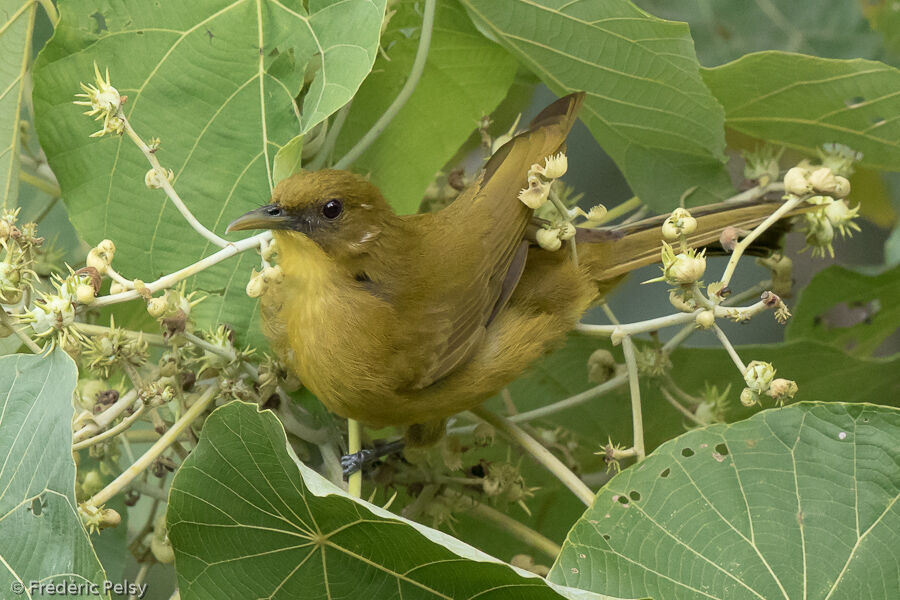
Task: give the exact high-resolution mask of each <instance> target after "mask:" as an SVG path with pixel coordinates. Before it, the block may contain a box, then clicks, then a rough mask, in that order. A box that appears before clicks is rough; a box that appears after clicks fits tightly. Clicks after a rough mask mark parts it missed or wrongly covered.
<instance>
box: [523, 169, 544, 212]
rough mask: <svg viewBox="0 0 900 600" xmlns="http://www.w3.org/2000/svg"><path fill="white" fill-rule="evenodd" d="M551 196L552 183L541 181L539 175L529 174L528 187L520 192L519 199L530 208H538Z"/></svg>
mask: <svg viewBox="0 0 900 600" xmlns="http://www.w3.org/2000/svg"><path fill="white" fill-rule="evenodd" d="M549 196H550V184H549V183H545V182H543V181H541V178H540V177H538V176H537V175H533V174H529V175H528V187H526V188H525V189H523V190H522V191H520V192H519V200H521V201H522V203H523V204H524V205H525V206H527V207H528V208H532V209H538V208H540V207H541V206H543V205H544V203H545V202H547V198H548V197H549Z"/></svg>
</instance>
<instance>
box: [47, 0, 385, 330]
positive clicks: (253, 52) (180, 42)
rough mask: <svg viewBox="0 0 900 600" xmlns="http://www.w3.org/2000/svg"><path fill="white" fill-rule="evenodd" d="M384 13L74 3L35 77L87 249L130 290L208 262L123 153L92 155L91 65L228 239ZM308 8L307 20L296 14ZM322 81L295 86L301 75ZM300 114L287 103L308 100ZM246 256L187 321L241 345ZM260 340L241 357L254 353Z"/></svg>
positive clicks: (246, 315)
mask: <svg viewBox="0 0 900 600" xmlns="http://www.w3.org/2000/svg"><path fill="white" fill-rule="evenodd" d="M384 4H385V0H312V1H310V2H300V1H299V0H292V1H288V0H286V1H285V2H281V1H280V0H234V1H232V0H198V1H195V2H188V3H185V2H181V1H180V0H160V1H158V2H156V3H155V6H154V7H153V8H150V7H148V5H147V3H146V2H144V1H143V0H125V1H124V2H113V1H112V0H100V1H99V2H97V1H94V0H72V1H70V2H65V3H61V5H60V11H61V18H60V22H59V26H58V27H57V29H56V32H55V33H54V36H53V39H52V40H51V41H50V42H49V44H48V45H47V47H46V48H44V50H43V51H42V52H41V55H40V56H39V58H38V61H37V63H36V65H35V69H34V82H35V90H34V102H35V111H36V113H37V129H38V134H39V135H40V139H41V144H42V146H43V147H44V148H45V149H46V150H47V154H48V159H49V161H50V165H51V167H52V168H53V171H54V172H55V173H56V176H57V177H58V179H59V182H60V186H61V188H62V191H63V196H64V199H65V201H66V205H67V207H68V209H69V215H70V217H71V219H72V222H73V223H74V225H75V227H76V228H77V230H78V232H79V234H80V235H81V236H82V237H83V238H84V239H85V240H86V241H88V242H89V243H91V244H96V243H98V242H99V241H100V240H102V239H103V238H111V239H113V240H114V241H115V242H116V246H117V253H116V267H117V268H118V270H119V271H120V272H121V273H123V274H124V275H125V276H126V277H129V278H132V277H137V278H140V279H143V280H145V281H150V280H153V279H156V278H157V277H159V276H160V275H162V274H165V273H169V272H172V271H175V270H177V269H180V268H182V267H184V266H186V265H187V264H188V263H190V262H193V261H195V260H198V259H200V258H201V257H203V256H205V255H207V254H209V253H210V252H211V251H212V250H215V248H214V247H212V246H211V244H210V243H209V242H207V241H205V240H204V239H202V238H201V237H200V236H199V235H197V234H196V233H195V232H194V231H193V230H192V229H191V228H190V227H189V226H188V224H187V223H186V222H185V221H184V219H182V217H181V215H179V213H178V211H177V210H176V209H175V208H174V207H173V206H172V204H171V202H169V201H168V200H167V199H166V197H165V195H164V194H163V193H162V192H161V191H160V190H148V189H147V188H146V186H145V185H144V174H145V173H146V172H147V170H148V169H149V165H148V163H147V161H146V160H145V159H144V157H143V155H142V154H141V153H140V151H139V150H138V149H137V147H135V146H134V144H133V143H132V142H131V141H130V140H129V139H128V138H127V137H117V136H107V137H104V138H101V139H89V138H88V135H89V134H90V133H91V132H92V131H95V130H96V129H97V124H96V123H94V122H92V121H91V119H90V118H88V117H86V116H84V115H82V114H81V113H82V110H81V107H77V106H74V105H73V104H72V100H74V94H75V93H76V92H78V91H79V82H81V81H88V80H90V79H91V78H92V76H93V66H92V63H93V62H94V61H96V62H97V64H98V65H99V66H100V67H101V69H105V68H107V67H108V68H109V73H110V76H111V78H112V84H113V85H114V86H116V87H117V88H118V90H119V91H120V92H121V93H122V94H123V95H126V96H127V97H128V100H127V102H126V104H125V112H126V114H127V115H128V117H129V119H130V120H131V122H132V124H133V125H134V127H135V129H136V130H137V132H138V133H139V134H140V135H141V136H142V137H144V138H145V139H149V138H151V137H159V138H160V139H161V140H162V145H161V147H160V149H159V151H158V152H157V156H158V157H159V159H160V161H161V162H162V164H163V166H165V167H167V168H170V169H172V170H173V171H174V172H175V188H176V190H178V192H179V194H180V195H181V196H182V198H183V199H184V201H185V203H186V204H187V205H188V206H189V207H190V209H191V210H192V211H193V212H194V214H195V216H196V217H197V218H198V219H199V220H200V222H201V223H203V224H204V225H206V226H207V227H209V228H210V229H212V230H213V231H215V232H217V233H219V234H223V233H224V230H225V227H226V225H227V224H228V223H229V222H230V221H231V220H232V219H234V218H235V217H237V216H239V215H241V214H242V213H244V212H245V211H247V210H249V209H250V208H253V207H256V206H259V205H260V204H263V203H265V202H266V201H267V200H268V197H269V192H270V190H271V186H272V179H273V175H272V167H273V166H272V161H273V159H274V157H275V155H276V153H277V151H278V150H279V149H280V148H281V147H282V146H284V145H285V144H287V143H288V142H290V140H291V139H293V138H294V137H295V136H296V135H297V134H300V133H304V132H306V131H308V130H309V129H310V128H312V127H314V126H315V125H316V124H318V123H320V122H321V121H322V120H323V119H325V118H326V117H327V116H328V115H329V114H331V113H332V112H334V111H335V110H337V109H338V108H340V107H341V106H342V105H343V104H345V103H346V102H347V101H348V100H350V98H351V97H352V96H353V94H354V93H355V92H356V90H357V88H358V87H359V85H360V83H362V81H363V79H364V78H365V76H366V75H367V74H368V72H369V70H370V69H371V67H372V63H373V62H374V60H375V54H376V52H377V48H378V39H379V32H380V29H381V21H382V16H383V14H384ZM306 5H308V7H309V10H308V12H307V10H306V9H304V8H303V7H304V6H306ZM310 62H312V64H313V65H314V66H317V67H318V68H317V70H312V69H311V70H310V73H313V72H314V73H315V77H314V78H313V79H312V81H311V83H309V85H308V86H305V85H304V75H305V73H306V71H307V64H308V63H310ZM301 92H302V95H303V99H302V103H301V105H302V110H301V109H300V107H298V105H297V104H296V103H295V101H294V98H295V97H296V96H297V95H298V94H301ZM251 254H252V253H250V254H247V253H245V254H244V255H242V256H241V257H240V258H237V259H232V260H229V261H226V262H224V263H221V264H219V265H217V266H216V267H214V268H212V269H209V270H207V271H204V272H203V273H201V274H200V275H198V276H197V277H196V278H195V279H194V280H192V281H191V285H192V286H195V287H199V288H202V289H205V290H208V291H210V292H212V297H211V298H209V299H208V300H207V301H205V302H203V303H202V304H200V305H198V306H197V308H196V310H195V312H194V316H195V317H197V318H199V319H200V322H201V324H205V325H208V324H212V323H217V322H227V323H230V324H232V325H234V326H235V327H236V329H237V330H238V331H241V332H243V331H246V330H248V329H249V328H250V324H251V321H252V322H254V323H255V322H257V319H258V315H257V310H255V302H254V301H251V300H250V299H249V298H247V297H246V295H245V293H244V286H245V285H246V283H247V280H248V278H249V274H250V269H251V267H252V266H254V265H255V264H256V263H257V262H258V259H257V258H256V257H255V256H251ZM261 339H262V338H261V336H260V335H259V334H258V332H257V335H256V336H255V337H254V338H253V339H252V340H250V341H254V342H260V341H261Z"/></svg>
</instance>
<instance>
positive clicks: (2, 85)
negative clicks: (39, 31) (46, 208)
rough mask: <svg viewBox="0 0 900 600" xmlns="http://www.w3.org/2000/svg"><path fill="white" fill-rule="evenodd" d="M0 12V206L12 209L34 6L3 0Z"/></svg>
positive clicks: (16, 187)
mask: <svg viewBox="0 0 900 600" xmlns="http://www.w3.org/2000/svg"><path fill="white" fill-rule="evenodd" d="M0 9H2V14H3V24H2V25H0V53H2V56H3V60H2V61H0V147H2V150H0V206H2V207H3V208H6V207H9V208H12V207H14V206H15V205H16V201H17V195H18V190H19V132H20V129H19V120H20V118H21V114H22V108H23V107H22V104H23V102H24V101H25V98H24V96H25V85H24V84H25V72H26V70H27V69H28V62H29V61H30V60H31V34H32V32H33V30H34V17H35V14H36V11H37V3H36V2H31V1H30V0H26V1H25V2H23V1H22V0H3V1H2V2H0Z"/></svg>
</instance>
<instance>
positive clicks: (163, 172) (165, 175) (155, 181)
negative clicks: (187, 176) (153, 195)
mask: <svg viewBox="0 0 900 600" xmlns="http://www.w3.org/2000/svg"><path fill="white" fill-rule="evenodd" d="M167 181H168V182H169V183H172V182H173V181H175V173H173V172H172V169H164V168H162V167H159V168H154V169H150V170H149V171H147V174H146V175H144V185H146V186H147V187H148V188H150V189H151V190H158V189H160V188H161V187H163V185H164V184H165V182H167Z"/></svg>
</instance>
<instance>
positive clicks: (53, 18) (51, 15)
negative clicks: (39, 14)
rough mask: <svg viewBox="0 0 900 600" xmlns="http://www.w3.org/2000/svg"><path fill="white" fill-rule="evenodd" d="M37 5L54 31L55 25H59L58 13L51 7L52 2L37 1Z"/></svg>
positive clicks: (51, 0) (48, 0) (49, 0)
mask: <svg viewBox="0 0 900 600" xmlns="http://www.w3.org/2000/svg"><path fill="white" fill-rule="evenodd" d="M37 1H38V4H40V5H41V6H42V7H43V9H44V12H45V13H47V18H48V19H50V23H51V24H52V25H53V28H54V29H56V25H57V23H59V11H57V10H56V7H55V6H53V0H37Z"/></svg>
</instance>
